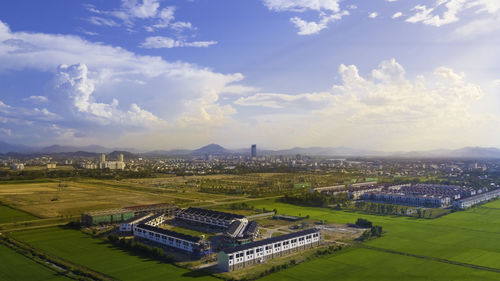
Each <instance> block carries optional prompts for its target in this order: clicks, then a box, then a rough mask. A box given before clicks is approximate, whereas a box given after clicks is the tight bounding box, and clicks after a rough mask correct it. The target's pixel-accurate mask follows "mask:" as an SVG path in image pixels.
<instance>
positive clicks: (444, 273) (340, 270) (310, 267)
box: [259, 248, 500, 281]
mask: <svg viewBox="0 0 500 281" xmlns="http://www.w3.org/2000/svg"><path fill="white" fill-rule="evenodd" d="M499 278H500V274H498V273H494V272H487V271H481V270H475V269H470V268H465V267H461V266H456V265H451V264H446V263H439V262H434V261H428V260H423V259H418V258H413V257H406V256H400V255H394V254H389V253H383V252H378V251H373V250H368V249H361V248H356V249H350V250H347V251H343V252H341V253H340V254H338V255H333V256H329V257H325V258H320V259H315V260H313V261H311V262H306V263H303V264H300V265H298V266H296V267H293V268H290V269H287V270H285V271H281V272H278V273H275V274H272V275H269V276H266V277H264V278H262V279H259V280H263V281H264V280H265V281H271V280H342V281H348V280H349V281H352V280H384V281H385V280H405V281H409V280H419V281H420V280H443V281H444V280H447V281H450V280H454V281H459V280H461V281H472V280H473V281H487V280H490V281H493V280H499Z"/></svg>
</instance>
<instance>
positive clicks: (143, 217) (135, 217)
mask: <svg viewBox="0 0 500 281" xmlns="http://www.w3.org/2000/svg"><path fill="white" fill-rule="evenodd" d="M150 216H151V214H144V215H139V216H133V217H131V218H130V219H128V220H124V221H122V222H121V223H132V222H135V221H142V220H143V219H145V218H146V217H150Z"/></svg>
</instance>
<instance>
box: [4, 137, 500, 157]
mask: <svg viewBox="0 0 500 281" xmlns="http://www.w3.org/2000/svg"><path fill="white" fill-rule="evenodd" d="M113 151H121V152H122V153H123V152H125V153H128V152H130V153H134V154H139V155H145V156H202V155H231V154H233V155H249V154H250V148H245V149H234V150H230V149H226V148H224V147H222V146H220V145H218V144H209V145H206V146H203V147H201V148H198V149H194V150H189V149H173V150H154V151H141V150H138V149H133V148H108V147H104V146H100V145H88V146H64V145H51V146H47V147H29V146H23V145H14V144H9V143H6V142H1V141H0V153H3V154H6V153H9V152H10V153H22V154H58V153H59V154H61V153H76V152H87V153H111V152H113ZM296 154H301V155H309V156H332V157H396V158H495V159H500V149H498V148H495V147H464V148H460V149H437V150H424V151H401V152H383V151H375V150H367V149H355V148H349V147H294V148H290V149H282V150H269V149H267V150H266V149H264V150H262V149H259V150H258V155H296Z"/></svg>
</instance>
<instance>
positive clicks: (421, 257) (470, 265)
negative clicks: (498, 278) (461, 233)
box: [358, 244, 500, 273]
mask: <svg viewBox="0 0 500 281" xmlns="http://www.w3.org/2000/svg"><path fill="white" fill-rule="evenodd" d="M358 247H360V248H365V249H369V250H374V251H379V252H385V253H390V254H395V255H401V256H408V257H414V258H418V259H424V260H430V261H435V262H441V263H448V264H453V265H458V266H463V267H468V268H473V269H478V270H484V271H490V272H495V273H500V269H498V268H493V267H487V266H482V265H476V264H471V263H465V262H459V261H452V260H447V259H442V258H436V257H429V256H423V255H417V254H411V253H405V252H400V251H396V250H390V249H384V248H378V247H373V246H367V245H362V244H359V245H358Z"/></svg>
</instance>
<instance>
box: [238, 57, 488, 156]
mask: <svg viewBox="0 0 500 281" xmlns="http://www.w3.org/2000/svg"><path fill="white" fill-rule="evenodd" d="M339 75H340V77H341V79H342V82H341V83H339V84H337V85H334V86H333V87H332V89H331V90H329V91H325V92H319V93H307V94H280V93H257V94H254V95H250V96H246V97H242V98H240V99H238V100H237V101H236V102H235V104H237V105H240V106H259V107H263V108H271V109H272V110H273V113H269V114H264V115H259V116H256V117H255V120H254V123H253V126H255V127H258V128H259V130H264V131H266V133H267V134H268V136H267V137H268V138H273V137H274V138H279V136H284V135H285V136H294V138H293V141H291V142H290V143H287V140H284V139H282V140H283V141H284V142H285V143H283V144H282V145H285V146H286V145H310V144H311V143H310V141H309V139H311V138H312V139H314V140H316V141H317V143H315V145H332V143H334V144H337V145H342V144H345V143H349V144H350V145H351V146H355V147H363V146H365V147H366V145H367V142H366V139H370V142H369V143H370V144H369V145H370V146H371V147H376V148H377V149H398V148H403V149H408V148H411V147H418V148H422V147H424V148H429V147H431V148H435V147H436V146H438V147H439V146H447V145H448V146H449V145H464V142H463V141H464V138H470V136H465V134H467V133H466V132H471V131H474V130H476V129H477V126H481V127H482V128H483V129H484V126H491V123H490V124H486V125H485V122H483V121H484V120H485V118H486V116H485V115H477V114H473V113H472V111H471V106H472V105H473V104H474V102H475V101H478V100H480V99H482V97H483V96H484V93H483V91H482V90H481V88H480V87H479V86H478V85H476V84H473V83H470V82H467V80H466V78H465V75H464V74H463V73H457V72H455V71H453V70H452V69H450V68H446V67H439V68H437V69H436V70H435V71H434V73H433V74H432V75H430V76H427V77H424V76H422V75H420V76H417V77H416V78H415V79H412V80H409V79H408V78H407V77H406V75H405V69H404V68H403V67H402V66H401V65H400V64H399V63H398V62H397V61H396V60H395V59H391V60H388V61H383V62H382V63H380V65H379V67H378V68H376V69H374V70H372V71H371V72H370V74H369V75H367V76H366V77H363V76H361V75H360V74H359V71H358V68H357V67H356V66H354V65H341V66H340V67H339ZM305 104H307V106H305ZM311 104H312V105H313V106H311ZM296 108H302V109H304V110H305V111H298V110H296ZM274 111H278V113H274ZM294 112H295V113H294ZM469 129H470V131H469ZM444 136H446V137H444ZM450 139H453V141H451V140H450ZM454 140H456V143H455V142H454ZM447 142H448V143H447Z"/></svg>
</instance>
